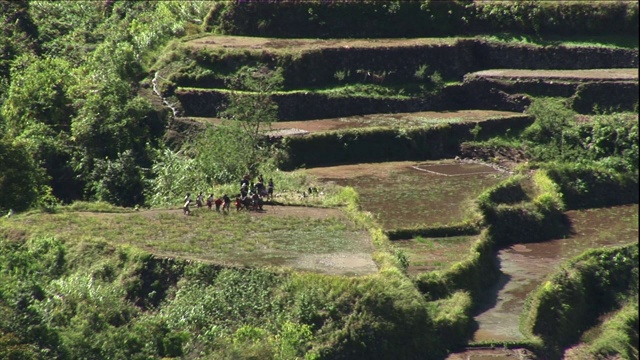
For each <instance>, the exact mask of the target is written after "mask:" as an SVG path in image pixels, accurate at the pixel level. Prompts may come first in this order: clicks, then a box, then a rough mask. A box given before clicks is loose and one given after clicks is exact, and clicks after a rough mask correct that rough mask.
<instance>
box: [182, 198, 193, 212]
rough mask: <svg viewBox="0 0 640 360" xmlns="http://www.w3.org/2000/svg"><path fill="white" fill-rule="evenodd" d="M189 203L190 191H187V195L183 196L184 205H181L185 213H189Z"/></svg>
mask: <svg viewBox="0 0 640 360" xmlns="http://www.w3.org/2000/svg"><path fill="white" fill-rule="evenodd" d="M189 205H191V193H187V196H185V197H184V206H182V211H183V212H184V214H185V215H189V214H191V210H189Z"/></svg>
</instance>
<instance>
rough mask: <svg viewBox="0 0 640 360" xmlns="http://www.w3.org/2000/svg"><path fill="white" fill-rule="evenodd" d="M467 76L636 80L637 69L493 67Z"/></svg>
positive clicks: (512, 78) (523, 78) (568, 79)
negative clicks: (523, 68) (525, 68)
mask: <svg viewBox="0 0 640 360" xmlns="http://www.w3.org/2000/svg"><path fill="white" fill-rule="evenodd" d="M468 76H473V77H483V78H497V79H510V80H516V79H519V80H525V79H549V80H565V81H576V80H580V81H587V80H592V81H597V80H607V81H634V80H635V81H638V69H637V68H630V69H584V70H518V69H494V70H484V71H478V72H475V73H471V74H469V75H468Z"/></svg>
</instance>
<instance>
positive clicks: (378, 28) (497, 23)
mask: <svg viewBox="0 0 640 360" xmlns="http://www.w3.org/2000/svg"><path fill="white" fill-rule="evenodd" d="M205 26H206V27H207V29H208V30H211V31H215V32H222V33H225V34H234V35H247V36H273V37H301V38H305V37H311V38H336V37H338V38H339V37H364V38H369V37H373V38H384V37H436V36H452V35H454V36H455V35H467V34H478V33H479V34H487V33H496V32H507V33H511V34H529V35H533V34H536V35H538V34H557V35H564V36H567V35H601V34H603V33H607V34H634V35H635V34H636V32H637V29H638V4H637V3H635V2H633V1H616V2H588V1H575V2H562V3H560V2H558V3H556V2H546V1H501V2H492V1H405V2H395V3H386V2H382V3H378V2H375V1H367V0H362V1H349V2H337V1H335V2H334V1H310V2H305V3H304V4H303V5H301V4H299V3H295V2H287V3H281V4H278V5H277V6H273V4H269V3H261V2H249V3H244V2H237V3H223V4H218V5H217V6H214V7H212V9H211V11H210V13H209V14H208V15H207V19H206V20H205ZM604 29H606V31H603V30H604Z"/></svg>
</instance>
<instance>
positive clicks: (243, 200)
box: [182, 175, 274, 215]
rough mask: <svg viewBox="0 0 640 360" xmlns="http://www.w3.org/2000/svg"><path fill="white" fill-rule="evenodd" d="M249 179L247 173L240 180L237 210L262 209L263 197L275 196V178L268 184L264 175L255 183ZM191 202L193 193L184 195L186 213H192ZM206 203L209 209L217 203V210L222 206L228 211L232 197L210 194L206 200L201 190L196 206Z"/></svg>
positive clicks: (184, 210) (183, 209)
mask: <svg viewBox="0 0 640 360" xmlns="http://www.w3.org/2000/svg"><path fill="white" fill-rule="evenodd" d="M249 179H250V178H249V175H245V176H244V177H243V178H242V179H241V180H240V194H239V195H237V196H236V210H241V209H243V208H244V209H249V208H252V209H254V210H262V205H263V204H264V200H263V198H264V197H266V198H268V199H271V198H272V197H273V189H274V184H273V179H269V182H268V183H267V185H266V186H265V184H264V179H263V177H262V175H259V176H258V182H257V183H255V184H254V183H253V182H251V181H249ZM191 202H192V200H191V193H187V195H186V196H185V197H184V205H183V206H182V211H183V213H184V214H185V215H189V214H191V209H190V206H191ZM205 204H206V206H207V207H208V208H209V210H212V209H213V206H214V205H215V209H216V211H220V209H221V208H222V211H227V212H228V211H229V209H230V208H231V198H230V197H229V196H228V195H227V194H224V195H222V196H221V197H218V198H215V197H214V196H213V194H209V196H208V197H207V198H206V200H205V198H204V195H203V194H202V192H201V193H199V194H198V196H197V197H196V206H197V207H198V208H201V207H203V206H204V205H205Z"/></svg>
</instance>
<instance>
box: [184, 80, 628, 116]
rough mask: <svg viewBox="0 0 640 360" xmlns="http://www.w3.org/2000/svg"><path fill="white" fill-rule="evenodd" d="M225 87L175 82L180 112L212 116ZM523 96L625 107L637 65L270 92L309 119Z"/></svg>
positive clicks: (513, 104) (490, 103)
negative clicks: (372, 89)
mask: <svg viewBox="0 0 640 360" xmlns="http://www.w3.org/2000/svg"><path fill="white" fill-rule="evenodd" d="M228 94H229V92H228V90H226V89H201V88H178V89H176V91H175V95H176V97H177V98H178V100H179V101H180V103H181V109H182V113H183V115H185V116H193V117H216V116H217V115H218V110H219V109H220V108H221V107H222V106H223V104H224V103H225V101H226V99H227V97H228ZM528 96H555V97H565V98H568V99H570V102H571V104H572V107H573V109H574V110H576V111H578V112H579V113H589V112H591V111H592V110H593V105H594V104H595V105H597V106H598V107H599V108H600V109H614V110H618V111H630V110H633V109H634V106H635V104H636V103H637V99H638V96H639V92H638V73H637V69H635V68H634V69H631V68H616V69H587V70H522V69H491V70H483V71H479V72H473V73H469V74H467V75H465V77H464V82H463V83H462V84H456V85H450V86H446V87H445V88H443V89H442V91H441V92H439V93H437V94H432V95H425V96H413V97H410V96H387V97H380V96H376V97H365V96H346V95H331V94H329V93H326V92H318V91H289V92H278V93H274V94H273V95H272V97H273V100H274V101H275V102H276V103H277V104H278V109H279V110H278V117H279V119H280V120H283V121H296V120H314V119H325V118H337V117H343V116H353V115H364V114H375V113H405V112H418V111H443V110H462V109H474V108H477V109H492V110H502V111H520V112H521V111H523V110H524V109H525V108H526V106H528V105H529V103H530V100H529V99H528Z"/></svg>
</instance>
